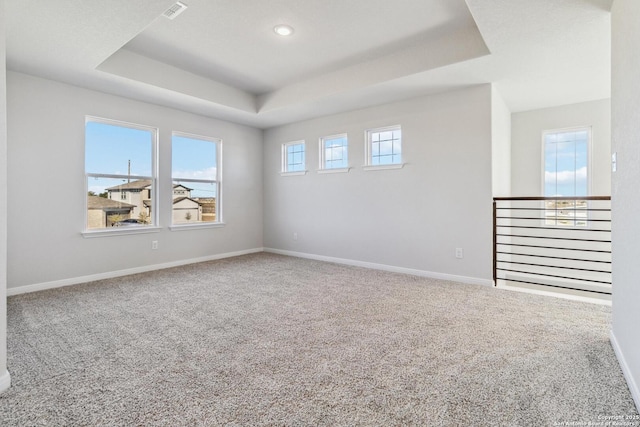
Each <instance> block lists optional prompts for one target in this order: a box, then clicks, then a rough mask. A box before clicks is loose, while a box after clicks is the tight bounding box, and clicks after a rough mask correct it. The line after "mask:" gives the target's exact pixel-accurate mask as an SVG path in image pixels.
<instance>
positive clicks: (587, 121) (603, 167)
mask: <svg viewBox="0 0 640 427" xmlns="http://www.w3.org/2000/svg"><path fill="white" fill-rule="evenodd" d="M511 124H512V134H511V144H512V146H511V170H512V175H511V176H512V178H511V192H512V195H513V196H542V195H544V194H543V193H544V189H543V186H542V169H543V166H542V162H543V158H542V132H543V131H545V130H551V129H563V128H571V127H578V126H591V128H592V136H591V137H592V151H591V154H592V155H591V169H590V172H591V195H593V196H608V195H610V194H611V162H610V160H611V101H610V100H608V99H603V100H598V101H591V102H583V103H580V104H572V105H565V106H560V107H553V108H545V109H541V110H533V111H525V112H520V113H513V115H512V116H511Z"/></svg>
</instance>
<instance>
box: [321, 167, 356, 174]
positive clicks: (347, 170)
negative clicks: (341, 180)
mask: <svg viewBox="0 0 640 427" xmlns="http://www.w3.org/2000/svg"><path fill="white" fill-rule="evenodd" d="M350 170H351V168H350V167H348V168H335V169H318V173H348V172H349V171H350Z"/></svg>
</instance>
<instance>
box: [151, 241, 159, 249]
mask: <svg viewBox="0 0 640 427" xmlns="http://www.w3.org/2000/svg"><path fill="white" fill-rule="evenodd" d="M151 249H158V241H157V240H154V241H153V242H151Z"/></svg>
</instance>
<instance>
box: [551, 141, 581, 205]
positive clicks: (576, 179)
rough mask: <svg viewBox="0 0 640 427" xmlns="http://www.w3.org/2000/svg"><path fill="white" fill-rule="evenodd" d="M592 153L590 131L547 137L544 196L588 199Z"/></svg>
mask: <svg viewBox="0 0 640 427" xmlns="http://www.w3.org/2000/svg"><path fill="white" fill-rule="evenodd" d="M588 153H589V134H588V132H587V131H586V130H583V131H575V132H573V131H572V132H558V133H550V134H546V135H545V153H544V195H545V196H547V197H553V196H588V195H589V194H588V193H589V181H588V176H587V164H588Z"/></svg>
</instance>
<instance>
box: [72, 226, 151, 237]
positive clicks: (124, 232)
mask: <svg viewBox="0 0 640 427" xmlns="http://www.w3.org/2000/svg"><path fill="white" fill-rule="evenodd" d="M114 228H118V227H114ZM160 230H162V227H155V226H154V227H127V228H118V229H117V230H112V229H103V230H95V231H83V232H82V237H84V238H85V239H93V238H95V237H113V236H128V235H131V234H146V233H158V232H160Z"/></svg>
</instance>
